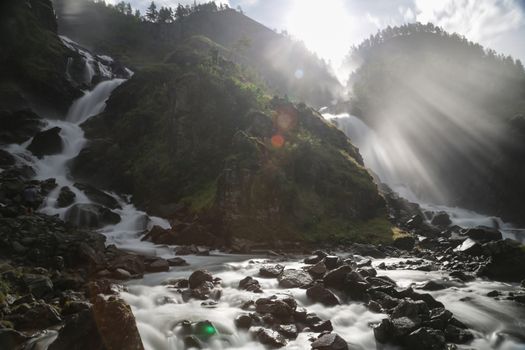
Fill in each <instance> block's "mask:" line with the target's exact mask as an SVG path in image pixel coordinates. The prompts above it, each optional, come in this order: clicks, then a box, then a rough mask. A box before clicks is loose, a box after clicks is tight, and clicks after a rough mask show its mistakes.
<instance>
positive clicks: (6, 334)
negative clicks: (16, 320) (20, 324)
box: [0, 328, 29, 350]
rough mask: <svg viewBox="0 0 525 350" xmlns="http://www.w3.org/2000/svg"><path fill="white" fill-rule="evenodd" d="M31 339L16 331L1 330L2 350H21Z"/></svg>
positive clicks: (0, 343) (0, 346) (0, 345)
mask: <svg viewBox="0 0 525 350" xmlns="http://www.w3.org/2000/svg"><path fill="white" fill-rule="evenodd" d="M28 339H29V337H27V336H26V335H24V334H22V333H20V332H17V331H15V330H14V329H9V328H4V329H0V349H6V350H8V349H21V346H22V344H24V343H25V342H26V341H27V340H28Z"/></svg>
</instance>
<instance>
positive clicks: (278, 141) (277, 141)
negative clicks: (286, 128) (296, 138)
mask: <svg viewBox="0 0 525 350" xmlns="http://www.w3.org/2000/svg"><path fill="white" fill-rule="evenodd" d="M272 146H273V147H275V148H281V147H283V146H284V137H283V136H282V135H279V134H276V135H273V136H272Z"/></svg>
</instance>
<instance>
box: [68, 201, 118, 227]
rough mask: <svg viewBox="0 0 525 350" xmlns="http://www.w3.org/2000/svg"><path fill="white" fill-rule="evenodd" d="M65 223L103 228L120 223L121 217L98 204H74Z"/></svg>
mask: <svg viewBox="0 0 525 350" xmlns="http://www.w3.org/2000/svg"><path fill="white" fill-rule="evenodd" d="M65 221H67V222H69V223H71V224H73V225H75V226H78V227H86V228H101V227H103V226H106V225H114V224H117V223H119V222H120V216H119V215H118V214H116V213H114V212H112V211H111V210H109V209H107V208H104V207H102V206H100V205H97V204H85V203H83V204H74V205H73V206H72V207H71V208H69V209H68V211H67V212H66V216H65Z"/></svg>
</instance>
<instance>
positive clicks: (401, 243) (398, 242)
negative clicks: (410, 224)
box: [393, 235, 416, 250]
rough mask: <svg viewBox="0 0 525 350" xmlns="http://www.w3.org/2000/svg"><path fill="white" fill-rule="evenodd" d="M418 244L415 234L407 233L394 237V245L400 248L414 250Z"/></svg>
mask: <svg viewBox="0 0 525 350" xmlns="http://www.w3.org/2000/svg"><path fill="white" fill-rule="evenodd" d="M415 244H416V238H415V237H414V236H410V235H406V236H401V237H397V238H396V239H394V243H393V246H394V247H396V248H398V249H403V250H412V248H414V245H415Z"/></svg>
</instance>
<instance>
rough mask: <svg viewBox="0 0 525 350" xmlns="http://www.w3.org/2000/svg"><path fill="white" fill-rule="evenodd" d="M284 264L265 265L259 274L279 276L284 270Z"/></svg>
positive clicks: (269, 276) (268, 276) (272, 276)
mask: <svg viewBox="0 0 525 350" xmlns="http://www.w3.org/2000/svg"><path fill="white" fill-rule="evenodd" d="M283 270H284V266H283V265H280V264H277V265H264V266H263V267H261V268H260V269H259V275H260V276H261V277H267V278H277V277H279V275H280V274H281V273H282V272H283Z"/></svg>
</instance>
